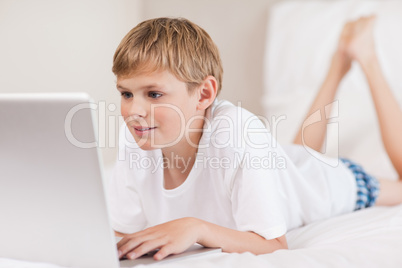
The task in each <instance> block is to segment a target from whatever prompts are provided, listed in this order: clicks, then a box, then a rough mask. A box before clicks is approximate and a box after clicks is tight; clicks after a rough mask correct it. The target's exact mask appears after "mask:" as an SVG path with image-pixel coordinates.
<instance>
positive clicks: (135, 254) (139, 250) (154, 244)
mask: <svg viewBox="0 0 402 268" xmlns="http://www.w3.org/2000/svg"><path fill="white" fill-rule="evenodd" d="M164 244H165V243H164V241H163V240H161V239H154V240H149V241H146V242H144V243H142V244H141V245H139V246H138V247H136V248H135V249H134V250H132V251H130V252H128V253H127V254H126V256H127V258H128V259H131V260H134V259H136V258H139V257H141V256H142V255H144V254H147V253H149V252H151V251H153V250H156V249H158V248H160V247H162V246H163V245H164Z"/></svg>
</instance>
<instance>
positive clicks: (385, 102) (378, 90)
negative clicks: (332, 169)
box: [348, 17, 402, 181]
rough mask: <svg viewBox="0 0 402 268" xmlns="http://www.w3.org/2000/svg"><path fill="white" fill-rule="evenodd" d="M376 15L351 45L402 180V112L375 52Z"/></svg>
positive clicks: (362, 22) (359, 25) (359, 26)
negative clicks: (368, 87)
mask: <svg viewBox="0 0 402 268" xmlns="http://www.w3.org/2000/svg"><path fill="white" fill-rule="evenodd" d="M374 20H375V17H368V18H362V19H359V20H358V21H357V22H356V23H355V24H354V25H353V31H354V34H353V36H352V38H351V39H350V42H349V45H348V54H349V56H350V57H351V58H352V59H354V60H357V61H358V62H359V64H360V66H361V67H362V69H363V71H364V73H365V75H366V78H367V81H368V84H369V86H370V91H371V95H372V99H373V102H374V106H375V109H376V113H377V118H378V122H379V126H380V131H381V137H382V142H383V144H384V147H385V150H386V151H387V153H388V156H389V158H390V160H391V162H392V164H393V166H394V168H395V169H396V171H397V172H398V174H399V180H400V181H402V139H401V136H402V111H401V109H400V107H399V104H398V102H397V101H396V100H395V98H394V96H393V93H392V91H391V89H390V87H389V85H388V83H387V81H386V80H385V78H384V75H383V73H382V70H381V66H380V64H379V61H378V58H377V56H376V53H375V46H374V37H373V27H374Z"/></svg>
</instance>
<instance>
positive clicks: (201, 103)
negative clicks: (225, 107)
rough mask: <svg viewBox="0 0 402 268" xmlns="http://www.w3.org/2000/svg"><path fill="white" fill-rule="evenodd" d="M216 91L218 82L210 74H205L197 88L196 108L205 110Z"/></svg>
mask: <svg viewBox="0 0 402 268" xmlns="http://www.w3.org/2000/svg"><path fill="white" fill-rule="evenodd" d="M217 91H218V82H217V81H216V79H215V77H213V76H212V75H209V76H207V77H206V78H205V79H204V82H203V83H202V84H201V86H200V87H199V89H198V94H199V97H198V105H197V110H206V109H207V108H208V107H209V106H210V105H211V104H212V103H213V102H214V100H215V98H216V94H217Z"/></svg>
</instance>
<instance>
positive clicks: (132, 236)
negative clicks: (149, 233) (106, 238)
mask: <svg viewBox="0 0 402 268" xmlns="http://www.w3.org/2000/svg"><path fill="white" fill-rule="evenodd" d="M146 230H147V229H145V230H142V231H140V232H136V233H133V234H129V235H125V236H124V237H123V238H122V239H121V240H120V241H119V242H118V243H117V248H120V247H122V246H123V245H125V244H126V243H127V242H128V241H130V240H131V239H133V238H134V237H139V236H141V235H144V234H145V233H146V232H145V231H146Z"/></svg>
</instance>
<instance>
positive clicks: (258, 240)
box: [198, 220, 288, 254]
mask: <svg viewBox="0 0 402 268" xmlns="http://www.w3.org/2000/svg"><path fill="white" fill-rule="evenodd" d="M200 221H201V220H200ZM201 225H202V227H201V228H202V229H203V232H202V236H201V238H200V240H199V241H198V243H200V244H201V245H203V246H205V247H212V248H214V247H217V248H222V250H223V251H224V252H237V253H242V252H246V251H247V252H251V253H253V254H265V253H271V252H274V251H275V250H278V249H288V245H287V241H286V236H285V235H283V236H281V237H278V238H275V239H271V240H267V239H265V238H264V237H262V236H260V235H258V234H256V233H253V232H242V231H237V230H233V229H229V228H225V227H222V226H219V225H216V224H213V223H209V222H206V221H201Z"/></svg>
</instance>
